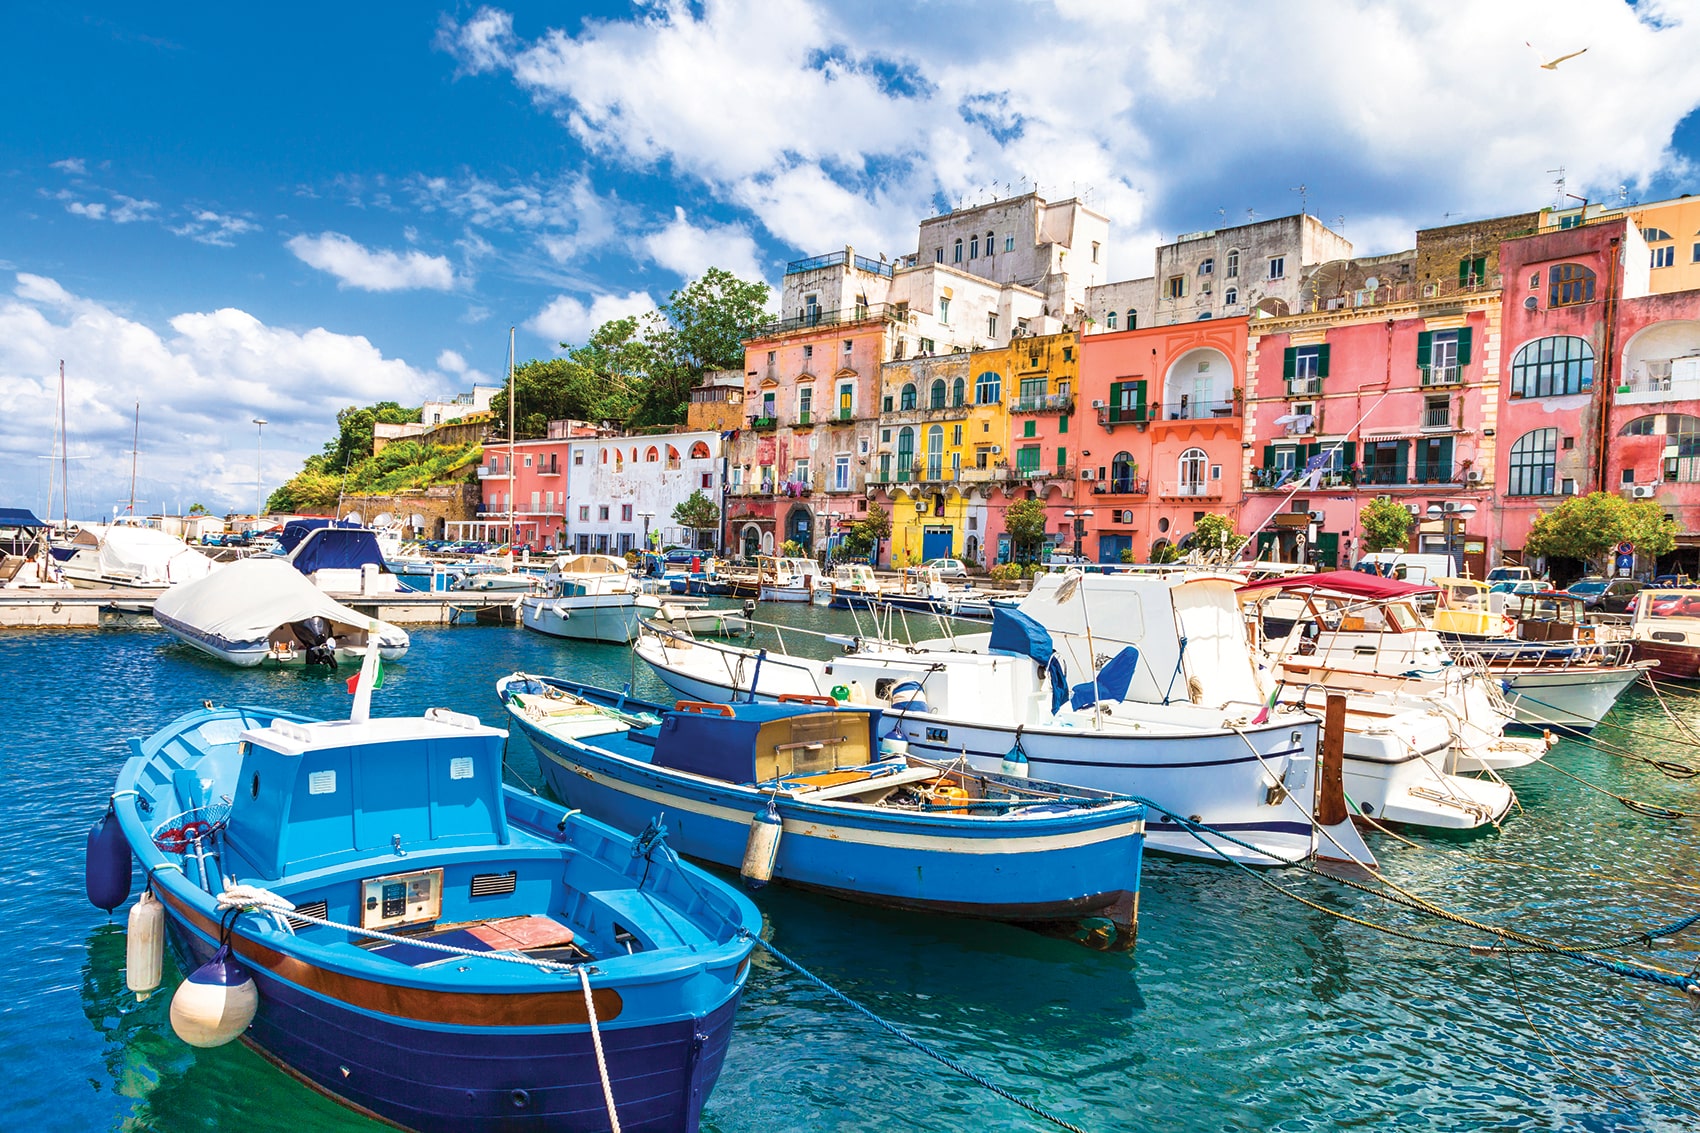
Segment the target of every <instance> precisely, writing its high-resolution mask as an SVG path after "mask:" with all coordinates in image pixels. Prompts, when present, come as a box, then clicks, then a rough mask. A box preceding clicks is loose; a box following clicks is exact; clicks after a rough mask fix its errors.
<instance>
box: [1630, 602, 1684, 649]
mask: <svg viewBox="0 0 1700 1133" xmlns="http://www.w3.org/2000/svg"><path fill="white" fill-rule="evenodd" d="M1629 633H1630V637H1632V638H1633V639H1635V640H1637V641H1658V642H1664V643H1667V644H1670V645H1695V646H1700V591H1696V590H1643V591H1641V593H1640V594H1638V595H1636V597H1635V615H1634V620H1633V621H1632V622H1631V623H1630V630H1629Z"/></svg>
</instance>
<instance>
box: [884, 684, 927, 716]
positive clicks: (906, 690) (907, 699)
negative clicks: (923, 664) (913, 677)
mask: <svg viewBox="0 0 1700 1133" xmlns="http://www.w3.org/2000/svg"><path fill="white" fill-rule="evenodd" d="M891 707H892V710H893V711H896V712H925V711H926V710H927V694H926V692H925V691H923V690H922V688H921V682H920V681H903V682H902V683H901V684H899V685H898V686H897V687H896V688H894V689H892V690H891Z"/></svg>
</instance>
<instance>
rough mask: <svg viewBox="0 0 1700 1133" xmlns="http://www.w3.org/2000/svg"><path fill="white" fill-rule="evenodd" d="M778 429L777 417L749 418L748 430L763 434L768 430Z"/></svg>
mask: <svg viewBox="0 0 1700 1133" xmlns="http://www.w3.org/2000/svg"><path fill="white" fill-rule="evenodd" d="M778 427H779V418H777V417H751V418H750V428H752V429H754V430H756V431H757V432H765V431H767V430H769V429H777V428H778Z"/></svg>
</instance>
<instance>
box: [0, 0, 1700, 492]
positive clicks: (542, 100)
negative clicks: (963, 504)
mask: <svg viewBox="0 0 1700 1133" xmlns="http://www.w3.org/2000/svg"><path fill="white" fill-rule="evenodd" d="M284 11H285V10H274V12H275V13H283V12H284ZM1685 19H1686V22H1685ZM4 21H5V23H4V26H5V28H6V35H5V37H4V39H3V41H0V64H3V65H0V99H3V100H4V101H3V105H5V106H7V107H8V108H9V109H8V122H7V127H6V129H5V130H4V131H3V132H0V485H4V488H3V490H0V504H14V505H18V504H21V505H25V506H35V507H42V506H44V505H45V502H46V491H47V461H45V460H43V459H40V457H41V456H43V455H45V454H46V452H47V451H48V448H49V446H50V444H51V433H52V426H51V422H52V418H53V414H54V408H55V398H56V394H55V386H56V371H57V363H58V360H59V359H60V358H64V359H65V361H66V368H67V374H68V377H69V380H70V389H71V394H70V406H71V408H70V412H69V418H70V421H69V432H70V438H71V453H72V455H73V456H74V457H77V458H79V459H76V460H74V461H73V463H72V470H71V481H72V485H71V486H72V494H71V500H72V510H73V512H74V513H79V514H82V515H85V516H90V517H92V516H94V515H97V514H99V513H101V512H107V513H109V512H110V508H111V505H112V503H113V502H114V501H116V500H118V499H120V498H122V497H123V496H124V495H126V494H127V492H128V473H129V456H128V451H127V450H128V449H129V448H130V414H131V412H132V407H133V405H134V403H135V402H136V401H137V400H140V401H141V402H142V419H143V431H142V443H141V449H142V454H143V455H142V470H143V475H142V480H143V483H142V487H141V489H140V491H139V493H138V494H139V495H140V496H142V498H143V499H144V500H146V501H147V503H146V505H145V506H147V507H149V508H150V509H158V508H160V507H161V506H163V507H165V508H167V509H170V510H175V509H176V508H178V507H179V506H182V507H186V506H188V504H189V503H192V502H196V501H200V502H205V503H207V504H209V505H212V506H214V507H215V508H219V509H222V508H224V507H227V506H233V507H241V506H252V504H251V501H252V499H253V495H254V487H255V454H254V447H255V446H254V441H255V429H254V426H253V425H252V424H250V421H251V419H252V418H253V417H255V416H263V417H265V418H266V419H267V420H268V421H270V422H271V424H270V425H268V426H267V429H266V458H265V475H264V477H263V478H264V480H265V481H266V482H267V485H268V487H269V486H271V485H275V484H276V483H277V482H278V481H279V480H281V479H282V478H283V477H284V476H285V475H286V474H288V473H289V472H292V471H293V470H294V469H295V468H296V467H297V466H298V465H299V462H300V459H301V457H302V456H303V455H305V454H306V453H307V452H310V451H312V450H314V449H316V448H317V447H318V445H319V444H320V443H321V442H322V441H323V440H324V439H325V438H326V437H327V436H328V435H329V430H330V427H331V422H332V419H333V418H334V414H335V412H336V410H337V408H339V407H341V406H343V405H347V404H352V403H365V402H369V401H372V400H376V399H378V398H383V397H388V398H393V399H395V400H398V401H402V402H412V403H417V402H418V401H419V400H420V399H421V398H422V397H423V396H425V395H427V394H432V393H445V392H452V391H454V390H456V389H459V388H464V387H465V386H466V385H468V384H469V383H470V382H471V381H473V380H479V379H484V380H494V379H498V378H499V376H500V374H501V371H502V368H503V365H504V358H505V352H506V329H507V327H508V326H510V325H516V326H518V327H519V328H520V330H519V354H520V357H521V359H524V358H528V357H533V356H539V355H545V354H548V353H549V352H551V351H552V350H553V349H554V348H555V347H556V345H557V344H558V343H559V342H560V341H561V340H562V339H567V340H569V341H576V340H581V339H582V338H583V337H584V335H585V334H587V333H588V331H589V330H590V329H591V328H592V327H593V326H594V325H596V324H597V323H598V322H600V321H602V320H603V319H605V318H609V317H613V316H616V315H620V314H625V313H631V312H634V311H639V310H642V309H645V308H646V307H648V306H649V305H651V304H652V303H654V302H658V301H661V300H664V299H665V297H666V295H667V293H668V292H669V291H670V290H672V289H673V288H674V287H677V286H679V285H681V284H682V283H683V282H685V281H686V280H687V279H689V278H690V277H691V276H693V275H695V274H696V273H698V272H700V271H701V270H702V269H703V268H705V267H707V266H709V265H719V266H724V267H729V268H732V269H733V270H737V271H739V272H740V273H742V274H745V275H760V276H762V277H764V278H766V279H768V280H769V281H777V280H778V279H779V277H780V273H781V272H782V271H783V264H784V262H785V260H787V259H789V258H794V257H796V256H799V255H805V254H812V253H816V252H820V251H825V250H831V249H833V248H837V247H841V246H842V245H844V244H845V243H853V244H855V245H856V246H857V248H858V249H859V250H862V251H867V252H870V253H877V252H887V253H901V252H904V251H907V250H912V249H913V247H914V243H913V242H914V231H915V225H916V223H917V222H918V221H919V220H920V219H922V218H923V217H924V216H926V215H930V214H931V213H933V212H935V211H939V210H941V209H944V208H948V207H950V206H952V205H953V204H955V203H957V202H959V201H960V202H962V203H974V202H976V201H978V200H983V199H986V198H987V197H988V195H990V194H992V193H996V194H997V195H1007V194H1008V193H1012V192H1018V191H1020V190H1021V189H1022V188H1023V187H1029V186H1031V185H1033V184H1035V183H1037V184H1038V186H1039V187H1040V190H1041V191H1042V192H1043V193H1044V194H1045V195H1046V196H1048V197H1051V198H1053V199H1060V198H1062V197H1066V196H1071V195H1075V194H1077V193H1080V194H1086V193H1089V194H1090V198H1089V199H1090V200H1091V201H1092V203H1093V204H1094V205H1095V206H1096V207H1098V208H1100V209H1102V210H1103V211H1105V212H1107V213H1108V214H1109V215H1110V216H1111V218H1112V221H1113V223H1114V228H1113V241H1114V243H1113V247H1112V254H1111V260H1110V265H1111V269H1112V275H1113V276H1114V277H1115V278H1127V277H1132V276H1135V275H1138V274H1141V273H1142V272H1143V271H1144V270H1146V269H1147V268H1148V265H1149V261H1150V256H1151V248H1152V246H1153V245H1154V244H1155V243H1157V242H1158V241H1159V240H1162V239H1168V238H1172V237H1173V236H1174V235H1175V234H1177V233H1179V232H1182V231H1188V230H1192V229H1198V228H1204V227H1210V226H1214V225H1217V224H1219V223H1222V222H1224V221H1225V222H1227V223H1236V222H1241V221H1243V220H1245V219H1246V218H1247V216H1248V215H1249V214H1248V210H1251V212H1253V213H1255V215H1257V216H1260V217H1267V216H1276V215H1281V214H1284V213H1290V212H1294V211H1296V210H1297V206H1298V194H1297V193H1295V192H1293V191H1292V189H1293V187H1294V186H1297V185H1299V184H1301V183H1302V184H1305V185H1307V186H1308V188H1309V193H1308V203H1309V206H1310V208H1311V211H1313V212H1314V213H1316V214H1317V215H1319V216H1321V217H1322V218H1323V219H1324V220H1325V221H1327V222H1329V223H1336V221H1337V218H1344V219H1343V221H1340V222H1339V223H1341V224H1342V225H1343V230H1344V231H1345V233H1346V235H1347V236H1348V237H1349V238H1351V239H1352V240H1353V241H1354V242H1355V243H1356V244H1357V246H1358V247H1359V249H1360V250H1361V251H1364V252H1381V251H1391V250H1396V249H1397V248H1400V247H1408V246H1410V244H1411V240H1412V232H1413V230H1414V229H1415V228H1416V227H1419V226H1423V225H1430V224H1439V223H1444V222H1445V221H1446V220H1448V219H1460V218H1463V217H1470V216H1483V215H1491V214H1493V213H1496V212H1510V211H1520V210H1523V209H1527V208H1531V207H1538V206H1539V205H1542V204H1547V203H1551V201H1552V199H1553V196H1554V192H1555V190H1554V186H1553V185H1552V181H1553V180H1554V175H1553V174H1552V173H1550V172H1549V171H1550V170H1553V169H1556V168H1558V167H1560V166H1562V167H1564V168H1565V170H1566V179H1567V188H1568V190H1569V191H1570V192H1574V193H1582V194H1587V195H1589V196H1591V197H1592V198H1593V199H1618V198H1619V197H1627V198H1628V199H1631V200H1633V199H1656V198H1658V197H1661V196H1667V195H1672V194H1674V193H1680V192H1684V191H1688V190H1690V189H1695V188H1700V178H1697V177H1696V175H1695V171H1694V169H1693V167H1692V163H1693V160H1694V157H1695V155H1696V153H1700V125H1697V121H1700V118H1697V115H1696V108H1697V107H1700V68H1695V67H1694V66H1693V65H1692V62H1691V61H1692V60H1693V59H1694V58H1695V57H1696V56H1697V55H1700V15H1697V16H1692V17H1686V18H1685V16H1684V13H1683V11H1682V8H1681V6H1679V5H1677V4H1675V3H1666V4H1659V3H1642V4H1639V5H1636V6H1629V5H1625V4H1622V3H1619V2H1617V0H1544V2H1533V0H1497V2H1493V3H1458V4H1445V5H1408V4H1397V3H1370V2H1365V0H1357V2H1354V0H1327V2H1323V0H1315V2H1310V3H1302V2H1295V3H1292V4H1283V5H1268V4H1253V3H1239V2H1228V0H1224V2H1221V3H1212V4H1208V5H1197V4H1178V3H1162V2H1139V0H1120V2H1117V3H1112V4H1101V3H1085V2H1076V0H1052V2H1048V3H1047V2H1040V0H1026V2H1020V3H1007V4H995V3H993V4H988V3H983V2H982V3H967V2H956V0H933V2H929V3H922V4H919V5H904V6H901V7H899V6H882V5H865V4H863V5H855V4H848V3H845V4H835V3H826V2H808V0H764V2H760V3H757V2H755V0H719V2H710V3H697V4H686V3H673V4H668V3H658V4H647V5H631V4H597V5H572V6H569V5H562V4H549V5H543V4H534V5H504V6H493V7H481V6H475V5H462V6H456V5H449V6H443V7H433V6H430V5H425V4H413V3H408V4H392V5H388V6H368V5H359V4H341V5H336V6H332V5H307V4H303V5H297V6H294V7H292V8H290V9H288V10H287V12H286V14H274V13H266V12H261V11H258V10H253V9H252V7H251V6H240V5H238V6H229V5H221V6H216V7H215V6H210V5H194V4H183V5H178V6H171V7H166V8H158V9H150V8H138V7H137V6H135V5H119V4H107V5H83V6H81V10H80V11H72V10H71V9H70V7H69V6H65V5H48V4H38V5H29V6H27V7H25V8H24V9H23V10H17V7H14V9H13V10H12V11H10V12H9V13H8V14H7V15H6V16H5V17H4ZM1526 41H1532V42H1533V44H1534V46H1533V47H1531V46H1529V44H1528V43H1527V42H1526ZM1579 47H1587V48H1588V51H1587V53H1585V54H1583V55H1581V56H1578V57H1576V58H1574V59H1571V60H1568V61H1566V62H1564V63H1562V64H1560V65H1559V67H1558V68H1557V69H1555V70H1552V71H1547V70H1543V69H1542V68H1541V67H1540V66H1539V64H1540V63H1541V62H1542V61H1543V59H1544V58H1551V57H1552V56H1555V55H1558V54H1562V53H1565V52H1569V51H1574V50H1576V49H1577V48H1579ZM55 510H57V508H56V509H55Z"/></svg>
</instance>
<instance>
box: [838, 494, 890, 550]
mask: <svg viewBox="0 0 1700 1133" xmlns="http://www.w3.org/2000/svg"><path fill="white" fill-rule="evenodd" d="M889 538H891V513H890V512H888V511H886V510H885V509H884V508H882V507H880V506H879V505H878V504H869V505H868V514H867V515H865V516H863V517H862V518H861V519H859V520H857V521H856V522H855V523H852V524H851V525H850V529H849V530H848V531H846V532H845V533H844V542H843V548H844V554H845V555H846V556H848V557H849V558H852V559H865V558H867V557H868V556H869V555H871V554H873V553H874V548H875V547H876V546H878V545H879V540H881V539H889Z"/></svg>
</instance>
